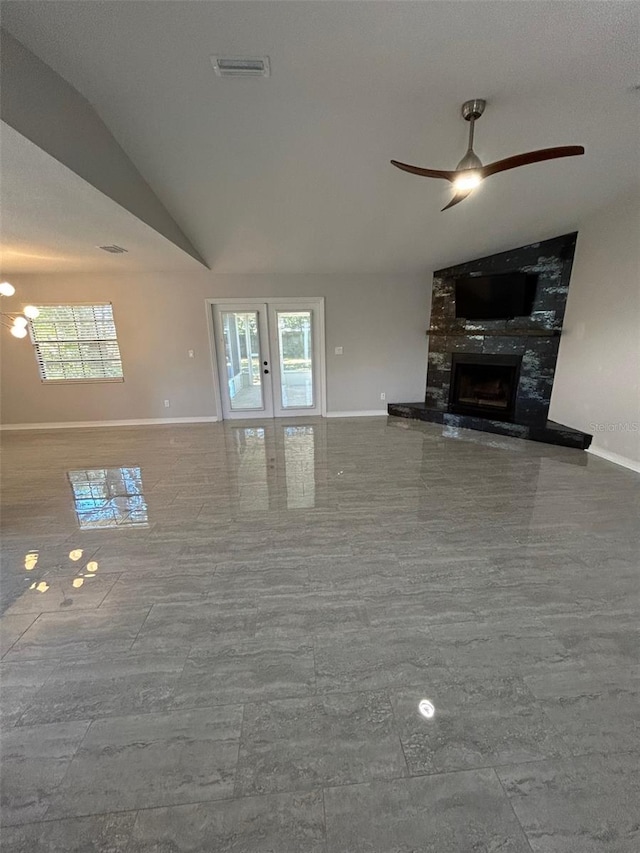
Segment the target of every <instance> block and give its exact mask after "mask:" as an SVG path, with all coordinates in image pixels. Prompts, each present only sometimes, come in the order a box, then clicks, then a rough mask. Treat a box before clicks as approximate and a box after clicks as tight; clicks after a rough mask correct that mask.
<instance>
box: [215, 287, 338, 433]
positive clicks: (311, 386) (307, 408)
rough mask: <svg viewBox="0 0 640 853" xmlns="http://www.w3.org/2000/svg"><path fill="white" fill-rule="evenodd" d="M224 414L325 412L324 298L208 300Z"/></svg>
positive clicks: (253, 415) (262, 415) (260, 415)
mask: <svg viewBox="0 0 640 853" xmlns="http://www.w3.org/2000/svg"><path fill="white" fill-rule="evenodd" d="M210 304H211V310H212V320H213V333H214V341H215V353H214V354H215V361H216V366H217V373H218V381H219V387H220V403H221V409H222V416H223V417H224V418H225V420H227V419H234V418H265V417H267V418H272V417H288V416H301V415H321V414H324V358H323V354H324V300H323V299H301V300H289V299H286V300H285V299H273V300H269V301H266V302H255V301H249V300H230V299H220V300H210Z"/></svg>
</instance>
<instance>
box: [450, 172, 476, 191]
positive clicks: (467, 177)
mask: <svg viewBox="0 0 640 853" xmlns="http://www.w3.org/2000/svg"><path fill="white" fill-rule="evenodd" d="M481 183H482V175H481V174H480V173H479V172H475V171H468V172H463V173H462V174H461V175H460V176H459V177H458V178H456V179H455V181H454V182H453V188H454V189H455V190H456V191H457V192H460V191H464V190H474V189H475V188H476V187H478V186H480V184H481Z"/></svg>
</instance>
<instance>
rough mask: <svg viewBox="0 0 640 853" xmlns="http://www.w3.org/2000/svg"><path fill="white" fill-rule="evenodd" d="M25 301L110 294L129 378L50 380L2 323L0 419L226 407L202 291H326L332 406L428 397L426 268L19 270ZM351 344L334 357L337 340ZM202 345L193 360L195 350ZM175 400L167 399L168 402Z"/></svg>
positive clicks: (261, 294) (91, 417) (263, 294)
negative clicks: (216, 387)
mask: <svg viewBox="0 0 640 853" xmlns="http://www.w3.org/2000/svg"><path fill="white" fill-rule="evenodd" d="M10 279H11V282H12V283H13V284H14V286H15V287H16V295H15V296H13V297H11V298H10V299H5V298H4V297H3V310H12V309H13V310H15V311H18V310H19V309H20V306H22V305H24V304H27V303H30V302H31V303H36V304H37V303H40V302H42V303H47V302H49V303H51V302H58V301H59V302H61V303H64V302H92V301H96V302H98V301H110V302H112V303H113V310H114V315H115V321H116V326H117V329H118V338H119V342H120V349H121V354H122V359H123V368H124V374H125V381H124V382H123V383H109V384H107V383H103V384H100V383H98V384H69V385H64V384H63V385H45V384H43V383H42V382H41V381H40V378H39V374H38V370H37V366H36V361H35V357H34V353H33V347H32V345H31V343H30V341H29V339H28V338H26V339H24V340H17V339H15V338H13V337H12V336H11V335H9V333H8V331H7V330H4V331H3V333H2V335H0V338H1V345H2V368H1V383H2V396H1V403H2V410H1V415H2V423H4V424H16V423H18V424H33V423H61V422H82V421H105V420H130V419H135V420H142V419H147V418H166V417H172V418H178V417H180V418H189V417H207V416H215V415H218V412H216V409H215V402H214V394H213V381H214V380H213V376H212V369H211V358H210V350H209V340H208V329H207V314H206V309H205V299H207V298H214V297H217V296H221V297H229V296H231V297H233V296H236V297H238V298H253V297H256V298H263V299H264V298H267V297H269V296H271V297H276V296H284V297H295V296H324V297H325V300H326V302H325V318H326V349H327V409H328V411H329V413H331V412H359V411H375V410H379V411H380V413H381V414H384V412H385V411H386V403H383V402H381V400H380V392H381V391H384V392H386V395H387V401H388V402H393V401H396V402H397V401H407V400H420V399H422V398H423V397H424V387H425V381H426V361H427V360H426V355H427V339H426V336H425V329H426V322H427V318H428V317H429V311H430V299H431V295H430V289H431V273H430V272H426V273H425V274H424V275H423V276H398V277H393V276H370V275H344V276H342V275H302V276H296V275H289V276H276V275H247V276H240V275H229V276H224V275H213V274H211V273H209V272H207V271H203V272H202V273H199V272H196V273H190V274H189V275H183V274H170V273H161V274H160V273H155V274H154V273H149V274H131V275H117V276H114V275H96V274H87V275H82V274H73V275H62V274H60V275H58V274H56V275H40V274H38V275H14V276H11V277H10ZM336 346H342V347H344V354H343V355H342V356H336V355H335V354H334V348H335V347H336ZM189 349H193V350H195V358H194V359H190V358H189V357H188V350H189ZM164 399H169V400H170V401H171V408H169V409H165V408H164V406H163V400H164Z"/></svg>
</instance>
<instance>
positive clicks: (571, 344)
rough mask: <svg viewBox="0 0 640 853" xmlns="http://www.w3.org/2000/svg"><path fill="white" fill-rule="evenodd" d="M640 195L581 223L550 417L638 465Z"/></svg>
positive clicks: (634, 194) (599, 447)
mask: <svg viewBox="0 0 640 853" xmlns="http://www.w3.org/2000/svg"><path fill="white" fill-rule="evenodd" d="M639 382H640V192H638V191H637V190H635V191H634V192H631V193H630V194H629V195H627V196H625V197H624V198H621V199H618V200H617V201H616V202H615V203H613V204H611V205H609V206H607V207H606V208H603V209H602V210H600V211H599V212H597V213H596V214H595V215H593V216H591V217H590V218H589V219H587V220H586V221H584V222H583V223H582V224H581V226H580V231H579V233H578V245H577V249H576V255H575V260H574V265H573V272H572V275H571V287H570V288H569V299H568V301H567V310H566V314H565V320H564V331H563V334H562V338H561V339H560V351H559V354H558V364H557V368H556V375H555V382H554V385H553V395H552V397H551V409H550V413H549V415H550V417H551V418H552V420H555V421H559V422H560V423H564V424H567V425H568V426H572V427H576V428H577V429H581V430H584V431H585V432H589V433H593V443H592V449H593V450H595V451H596V452H597V451H602V452H604V453H607V454H613V455H616V456H621V457H623V458H624V459H627V460H631V461H632V462H635V463H640V432H639V430H640V385H639Z"/></svg>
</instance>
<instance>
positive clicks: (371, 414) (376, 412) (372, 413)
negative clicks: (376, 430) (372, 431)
mask: <svg viewBox="0 0 640 853" xmlns="http://www.w3.org/2000/svg"><path fill="white" fill-rule="evenodd" d="M325 417H327V418H376V417H377V418H386V417H387V410H386V409H369V410H367V411H365V412H327V414H326V415H325Z"/></svg>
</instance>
